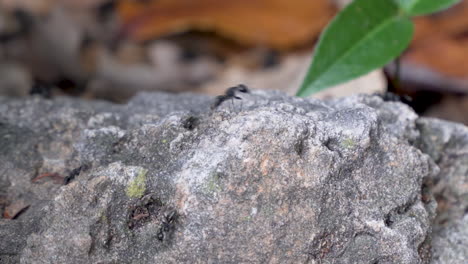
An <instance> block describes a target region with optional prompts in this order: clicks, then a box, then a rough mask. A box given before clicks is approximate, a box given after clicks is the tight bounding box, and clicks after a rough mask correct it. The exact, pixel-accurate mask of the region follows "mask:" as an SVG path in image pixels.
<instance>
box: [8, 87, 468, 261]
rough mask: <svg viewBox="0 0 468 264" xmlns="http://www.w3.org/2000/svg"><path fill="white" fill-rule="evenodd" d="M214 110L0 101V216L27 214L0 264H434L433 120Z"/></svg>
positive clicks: (188, 102) (315, 105)
mask: <svg viewBox="0 0 468 264" xmlns="http://www.w3.org/2000/svg"><path fill="white" fill-rule="evenodd" d="M211 102H212V99H211V98H209V97H204V96H196V95H189V94H186V95H168V94H162V93H158V94H140V95H139V96H137V97H136V98H134V99H133V100H132V101H130V102H129V103H128V104H127V105H111V104H107V103H102V102H83V101H75V100H72V99H67V98H58V99H55V100H53V101H46V100H42V99H39V98H31V99H28V100H13V99H7V98H0V159H1V160H2V162H1V163H0V201H1V199H3V200H4V201H7V202H5V203H4V205H3V206H2V204H1V203H0V209H1V210H3V211H7V209H9V210H10V211H12V209H11V208H15V207H14V206H12V205H15V204H16V205H17V204H21V205H22V204H27V205H29V207H27V208H26V209H23V210H20V211H19V212H18V213H17V214H16V215H15V216H14V218H15V219H13V220H6V219H5V220H0V260H2V261H4V262H5V263H16V262H18V261H20V260H21V262H22V263H379V264H383V263H408V264H409V263H411V264H413V263H429V262H430V259H431V254H430V253H431V249H430V248H431V230H432V227H431V221H432V219H434V217H435V209H436V203H435V201H434V199H432V195H431V193H430V188H431V186H432V185H431V184H430V183H431V182H433V181H434V179H436V178H438V175H440V174H439V169H438V167H437V166H436V165H435V163H434V161H433V160H435V161H437V162H438V164H442V163H440V160H438V159H436V158H434V155H437V154H438V153H439V154H440V151H441V150H440V149H439V145H437V144H438V142H433V141H430V140H426V139H425V138H422V136H424V135H429V134H430V133H426V132H421V131H422V130H423V129H424V128H425V127H428V128H430V126H431V125H432V124H433V123H434V122H437V121H432V120H426V119H423V120H421V119H419V118H418V117H417V116H416V115H415V114H414V113H413V112H412V111H411V110H410V109H409V108H408V107H406V106H405V105H402V104H399V103H393V102H391V103H385V102H383V101H382V100H381V99H380V98H379V97H377V96H354V97H349V98H345V99H341V100H335V101H328V102H324V101H318V100H313V99H301V98H294V97H288V96H285V95H283V94H280V93H274V92H269V93H266V92H255V93H253V94H248V95H245V96H244V97H243V100H242V101H240V100H238V101H236V102H235V104H234V105H231V103H230V102H226V103H224V104H223V105H222V106H221V107H220V108H219V109H216V110H215V111H210V110H209V106H210V104H211ZM241 103H242V105H241ZM444 126H448V127H450V126H453V125H451V124H446V125H444ZM441 129H442V128H441ZM460 129H466V128H463V127H461V128H460ZM460 133H461V134H460V136H463V133H464V132H463V131H462V132H460ZM431 135H432V137H431V138H432V139H434V138H436V137H437V136H436V135H435V134H431ZM466 136H467V133H465V134H464V137H465V138H466ZM448 137H450V135H449V136H448ZM422 146H424V147H422ZM420 149H422V150H424V151H425V152H428V153H429V150H433V151H434V152H431V153H429V154H430V155H427V154H425V153H423V152H422V151H421V150H420ZM444 149H445V150H449V149H450V148H444ZM462 151H465V152H464V153H465V154H466V147H465V148H464V150H462ZM440 155H442V156H444V155H445V154H440ZM431 157H432V158H431ZM447 160H450V159H449V158H447ZM447 162H450V161H447ZM446 164H448V163H446ZM465 164H466V163H465ZM459 165H460V166H462V165H463V164H459ZM441 171H443V169H442V170H441ZM465 172H466V171H465ZM465 176H466V175H465ZM465 181H466V179H465ZM20 201H21V203H20ZM18 207H19V206H18V205H17V206H16V208H18ZM13 211H14V210H13ZM3 213H4V212H3ZM464 219H465V220H464V222H462V224H456V223H454V225H456V226H454V228H452V229H450V230H448V229H447V230H446V231H447V232H457V230H458V229H457V227H458V228H463V226H462V225H463V223H464V225H465V226H466V217H465V218H464ZM457 221H458V220H457ZM460 221H462V219H461V220H460ZM457 223H458V222H457ZM444 230H445V229H444ZM465 232H466V231H465ZM444 234H448V233H444ZM460 236H461V237H463V233H460ZM449 237H450V236H449ZM449 237H445V240H444V237H443V235H441V236H440V238H437V239H439V240H437V239H434V243H436V242H437V241H439V242H437V243H438V244H436V245H440V247H448V246H447V245H448V244H449V243H450V241H448V239H449ZM450 239H452V238H450ZM465 241H466V240H465ZM444 243H445V244H444ZM436 252H441V253H437V254H439V255H440V256H441V257H442V256H446V255H450V254H452V253H450V252H449V251H443V250H442V251H436ZM440 263H444V262H440ZM445 263H450V262H445ZM453 263H456V262H453Z"/></svg>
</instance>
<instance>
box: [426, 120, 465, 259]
mask: <svg viewBox="0 0 468 264" xmlns="http://www.w3.org/2000/svg"><path fill="white" fill-rule="evenodd" d="M417 126H418V128H419V131H421V137H420V142H419V148H420V149H421V150H422V151H424V152H425V153H427V154H429V155H430V156H431V158H432V159H433V160H434V161H435V162H436V163H437V165H438V167H439V168H440V172H439V173H437V174H434V175H433V177H429V178H428V181H427V184H428V185H430V188H431V189H432V191H433V192H434V194H435V198H436V200H437V203H438V207H437V215H436V218H435V221H434V234H433V243H432V244H433V246H432V248H433V263H437V264H445V263H449V264H464V263H467V261H468V128H467V127H466V126H463V125H456V124H452V123H449V122H444V121H441V120H437V119H421V120H418V122H417Z"/></svg>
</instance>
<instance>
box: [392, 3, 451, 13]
mask: <svg viewBox="0 0 468 264" xmlns="http://www.w3.org/2000/svg"><path fill="white" fill-rule="evenodd" d="M395 1H396V2H397V3H398V4H399V5H400V6H401V8H402V9H403V10H404V11H405V13H406V14H408V15H410V16H420V15H427V14H431V13H434V12H438V11H442V10H444V9H447V8H449V7H451V6H452V5H454V4H457V3H459V2H460V0H395Z"/></svg>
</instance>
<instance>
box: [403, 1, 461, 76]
mask: <svg viewBox="0 0 468 264" xmlns="http://www.w3.org/2000/svg"><path fill="white" fill-rule="evenodd" d="M467 17H468V3H467V1H462V2H461V3H460V4H458V5H456V6H455V7H453V8H451V9H449V10H447V11H445V12H442V13H439V14H435V15H432V16H425V17H421V18H417V19H416V21H415V22H416V33H415V38H414V41H413V43H412V45H411V48H410V50H409V52H408V53H407V54H406V55H405V56H404V60H405V61H406V62H409V63H412V64H416V65H420V66H423V67H425V68H428V69H430V70H432V71H435V72H438V73H441V74H443V75H445V76H448V77H453V78H462V79H464V78H467V77H468V19H467Z"/></svg>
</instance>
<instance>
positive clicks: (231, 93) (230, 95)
mask: <svg viewBox="0 0 468 264" xmlns="http://www.w3.org/2000/svg"><path fill="white" fill-rule="evenodd" d="M236 92H241V93H250V91H249V89H248V88H247V86H245V85H243V84H239V85H237V86H233V87H230V88H229V89H227V90H226V93H224V95H219V96H216V98H215V101H214V103H213V104H212V105H211V110H213V109H215V108H217V107H218V106H220V105H221V104H222V103H223V102H224V101H227V100H231V103H232V104H234V103H233V102H234V99H238V100H242V98H241V97H239V96H237V95H236Z"/></svg>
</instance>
